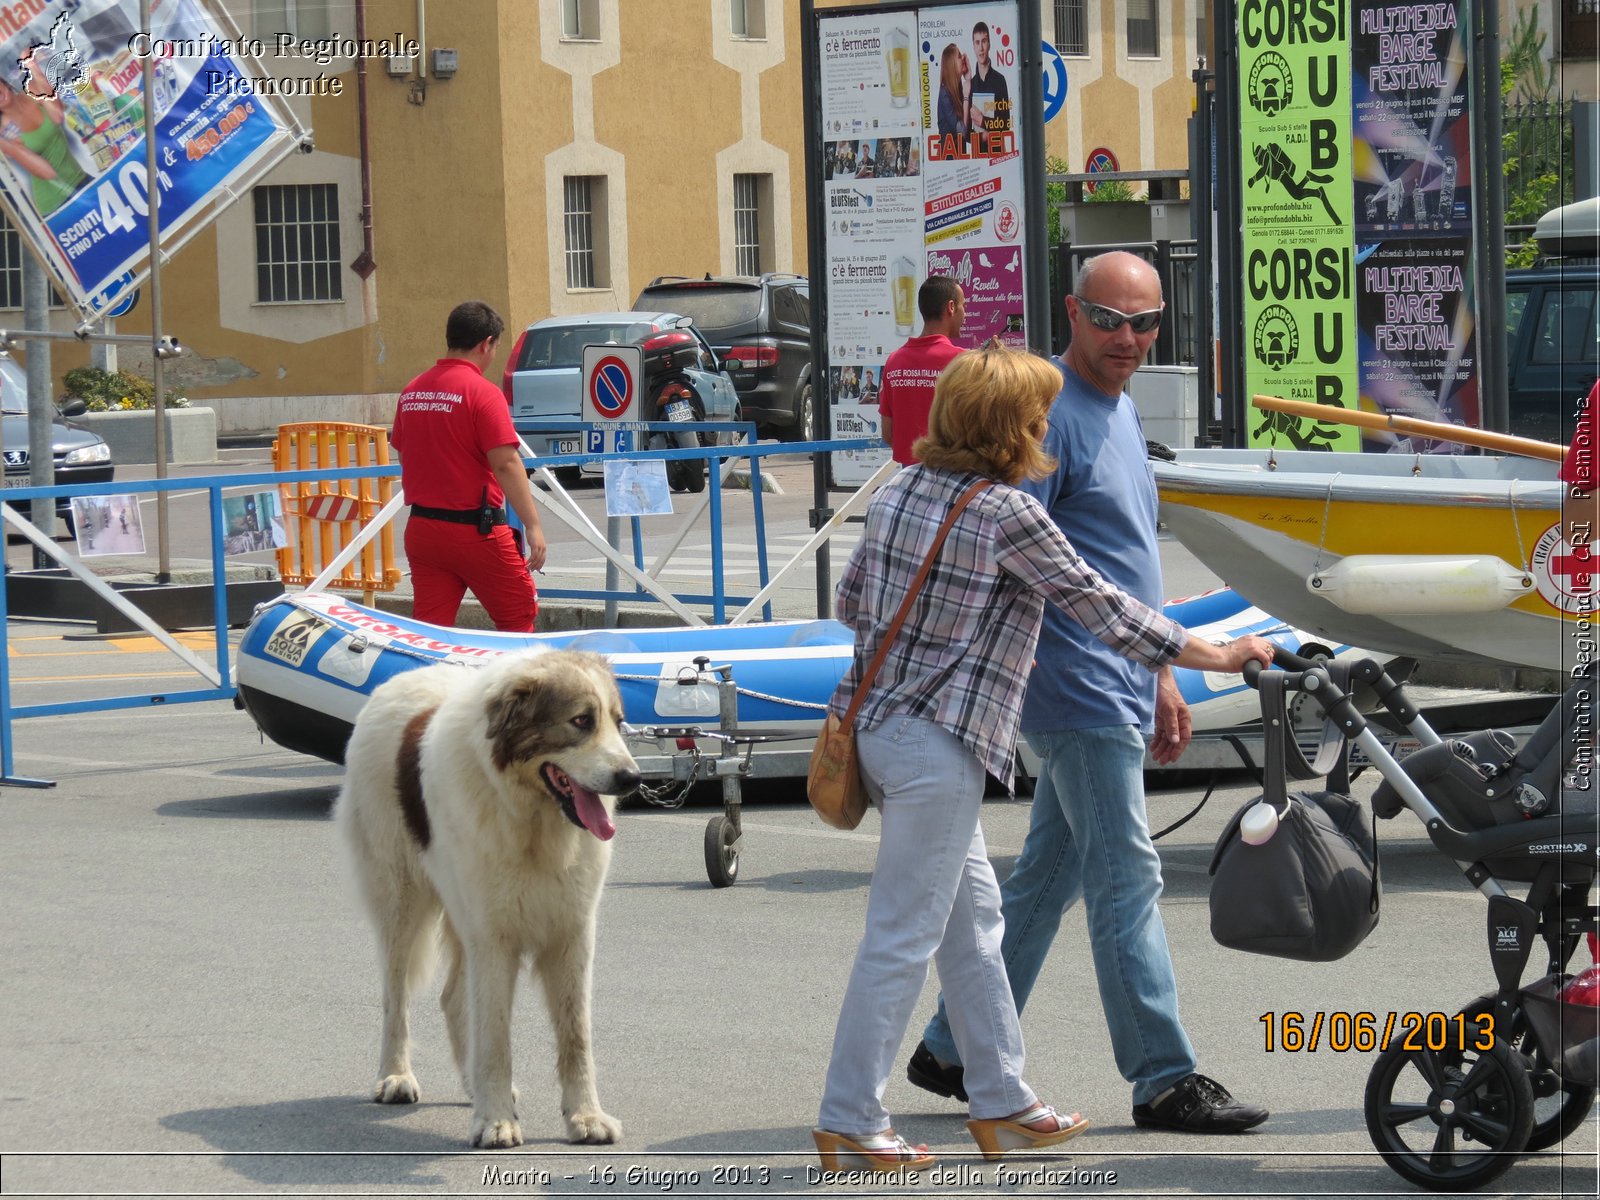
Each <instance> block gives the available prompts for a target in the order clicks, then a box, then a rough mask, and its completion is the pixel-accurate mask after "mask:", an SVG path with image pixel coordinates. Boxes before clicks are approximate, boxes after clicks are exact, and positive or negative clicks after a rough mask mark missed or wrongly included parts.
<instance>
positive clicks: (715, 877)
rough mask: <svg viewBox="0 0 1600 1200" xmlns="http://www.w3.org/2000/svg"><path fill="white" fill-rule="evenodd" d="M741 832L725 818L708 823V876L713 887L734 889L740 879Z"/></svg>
mask: <svg viewBox="0 0 1600 1200" xmlns="http://www.w3.org/2000/svg"><path fill="white" fill-rule="evenodd" d="M738 840H739V830H738V828H737V827H736V826H735V825H734V823H733V822H732V821H730V820H728V818H727V817H725V816H720V817H712V818H711V820H709V821H707V822H706V875H707V877H708V878H709V879H710V880H711V886H712V887H719V888H725V887H732V886H733V884H734V882H735V881H736V880H738V878H739V848H738V846H737V845H736V844H735V843H736V842H737V841H738Z"/></svg>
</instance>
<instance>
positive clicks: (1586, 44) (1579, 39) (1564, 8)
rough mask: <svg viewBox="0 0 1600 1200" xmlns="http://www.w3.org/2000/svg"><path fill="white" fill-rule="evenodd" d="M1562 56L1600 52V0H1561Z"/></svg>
mask: <svg viewBox="0 0 1600 1200" xmlns="http://www.w3.org/2000/svg"><path fill="white" fill-rule="evenodd" d="M1560 20H1561V57H1562V58H1593V57H1595V55H1596V54H1600V0H1561V18H1560Z"/></svg>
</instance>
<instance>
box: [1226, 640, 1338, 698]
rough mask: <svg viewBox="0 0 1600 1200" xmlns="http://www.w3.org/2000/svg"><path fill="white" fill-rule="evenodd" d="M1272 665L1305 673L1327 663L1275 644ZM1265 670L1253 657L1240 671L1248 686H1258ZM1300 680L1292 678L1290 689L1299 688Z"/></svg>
mask: <svg viewBox="0 0 1600 1200" xmlns="http://www.w3.org/2000/svg"><path fill="white" fill-rule="evenodd" d="M1272 665H1273V666H1275V667H1280V668H1291V669H1293V670H1294V671H1296V672H1298V673H1300V674H1304V673H1305V672H1306V671H1310V670H1314V669H1316V668H1317V667H1321V666H1324V665H1325V664H1324V663H1321V662H1318V661H1317V660H1316V659H1314V658H1301V657H1300V655H1298V654H1296V653H1295V652H1294V651H1293V650H1286V649H1284V648H1283V647H1282V646H1279V645H1274V646H1273V647H1272ZM1264 670H1266V668H1265V667H1263V666H1262V665H1261V664H1260V662H1258V661H1257V660H1256V659H1253V658H1252V659H1251V660H1250V661H1249V662H1247V663H1245V664H1244V669H1243V670H1242V671H1240V672H1239V673H1240V674H1241V675H1242V676H1244V681H1245V683H1246V684H1247V685H1248V686H1250V687H1257V686H1259V684H1258V682H1257V681H1258V680H1259V679H1260V678H1261V672H1262V671H1264ZM1299 682H1300V681H1299V679H1298V678H1294V679H1291V680H1290V681H1289V690H1290V691H1295V690H1297V688H1298V685H1299Z"/></svg>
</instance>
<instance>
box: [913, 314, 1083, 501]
mask: <svg viewBox="0 0 1600 1200" xmlns="http://www.w3.org/2000/svg"><path fill="white" fill-rule="evenodd" d="M1060 390H1061V372H1060V371H1058V370H1057V369H1056V368H1055V367H1054V366H1052V365H1051V364H1050V361H1049V360H1048V359H1043V358H1040V357H1038V356H1037V355H1034V354H1029V353H1027V352H1025V351H1022V350H1010V349H1007V348H1006V347H1004V346H993V347H985V348H984V349H982V350H969V351H967V352H966V353H965V354H960V355H957V356H956V357H955V358H954V359H952V360H951V362H950V365H949V366H947V367H946V368H945V369H944V374H942V375H940V376H939V382H938V384H937V385H936V386H935V388H934V390H933V409H932V410H931V411H930V412H929V413H928V433H927V436H926V437H922V438H919V439H917V444H916V445H915V446H913V447H912V448H911V452H912V453H913V454H915V455H916V456H917V458H919V459H921V460H922V462H923V463H925V464H926V465H927V466H930V467H937V468H939V469H941V470H945V471H976V472H977V473H978V474H980V475H986V476H988V477H989V478H990V479H997V480H999V481H1000V482H1001V483H1012V484H1015V483H1021V482H1022V481H1023V480H1024V479H1043V478H1044V477H1045V476H1046V475H1048V474H1049V473H1050V472H1051V471H1053V470H1055V466H1056V460H1055V459H1054V458H1052V457H1051V456H1050V455H1048V454H1046V453H1045V451H1044V445H1043V441H1042V439H1043V437H1044V431H1045V424H1046V419H1047V417H1048V415H1049V412H1050V405H1051V403H1052V402H1053V401H1054V400H1055V397H1056V393H1057V392H1059V391H1060Z"/></svg>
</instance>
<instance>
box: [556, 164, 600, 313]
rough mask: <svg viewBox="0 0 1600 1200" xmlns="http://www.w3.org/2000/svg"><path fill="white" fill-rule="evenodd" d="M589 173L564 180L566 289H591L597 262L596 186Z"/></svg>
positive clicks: (571, 176) (563, 213)
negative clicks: (595, 259)
mask: <svg viewBox="0 0 1600 1200" xmlns="http://www.w3.org/2000/svg"><path fill="white" fill-rule="evenodd" d="M591 183H592V179H591V177H590V176H588V175H568V176H566V178H565V179H564V180H563V184H562V191H563V195H564V199H563V206H562V219H563V221H564V223H565V225H566V231H567V288H568V290H572V289H576V288H592V287H594V286H596V285H595V269H594V268H595V262H594V189H593V188H592V187H591Z"/></svg>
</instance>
